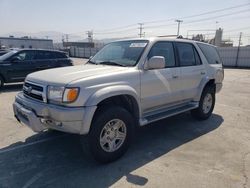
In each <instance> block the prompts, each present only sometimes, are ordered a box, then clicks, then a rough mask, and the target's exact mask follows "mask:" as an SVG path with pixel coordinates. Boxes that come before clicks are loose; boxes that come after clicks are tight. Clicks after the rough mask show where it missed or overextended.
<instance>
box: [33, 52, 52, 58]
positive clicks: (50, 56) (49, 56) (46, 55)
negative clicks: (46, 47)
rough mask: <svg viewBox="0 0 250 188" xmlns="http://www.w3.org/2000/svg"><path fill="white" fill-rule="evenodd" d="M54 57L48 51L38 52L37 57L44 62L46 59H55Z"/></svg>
mask: <svg viewBox="0 0 250 188" xmlns="http://www.w3.org/2000/svg"><path fill="white" fill-rule="evenodd" d="M53 58H54V55H53V53H52V52H48V51H37V56H36V59H39V60H44V59H53Z"/></svg>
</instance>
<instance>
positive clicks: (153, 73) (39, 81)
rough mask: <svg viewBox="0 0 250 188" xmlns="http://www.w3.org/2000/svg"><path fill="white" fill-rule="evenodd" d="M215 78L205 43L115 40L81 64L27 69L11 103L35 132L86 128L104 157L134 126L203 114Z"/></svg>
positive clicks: (218, 70)
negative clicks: (187, 113)
mask: <svg viewBox="0 0 250 188" xmlns="http://www.w3.org/2000/svg"><path fill="white" fill-rule="evenodd" d="M223 78H224V72H223V67H222V63H221V59H220V57H219V54H218V52H217V50H216V48H215V47H214V46H212V45H209V44H205V43H201V42H196V41H191V40H182V39H167V38H150V39H134V40H123V41H117V42H112V43H110V44H107V45H106V46H105V47H103V49H102V50H100V51H99V52H98V53H97V54H96V55H95V56H94V57H93V58H91V59H90V60H89V61H88V63H87V64H85V65H80V66H74V67H67V68H57V69H51V70H45V71H40V72H35V73H32V74H29V75H28V76H27V77H26V80H25V83H24V86H23V91H22V92H20V93H18V94H17V96H16V99H15V102H14V104H13V108H14V113H15V117H16V118H17V120H18V121H20V122H22V123H24V124H26V125H27V126H29V127H30V128H31V129H32V130H33V131H35V132H40V131H43V130H46V129H54V130H59V131H63V132H68V133H75V134H80V135H87V136H83V139H84V140H86V139H87V143H88V148H89V151H90V152H91V153H92V154H93V156H94V158H95V159H96V160H98V161H100V162H110V161H113V160H116V159H118V158H119V157H121V156H122V155H123V154H124V153H125V151H126V150H127V148H128V146H129V144H130V142H131V137H132V135H133V132H134V128H135V127H136V126H145V125H147V124H149V123H152V122H155V121H158V120H160V119H163V118H166V117H170V116H173V115H176V114H179V113H182V112H185V111H189V110H190V111H191V114H192V115H193V116H194V117H195V118H197V119H199V120H205V119H207V118H209V117H210V116H211V114H212V111H213V109H214V104H215V93H216V92H218V91H220V90H221V88H222V81H223ZM84 149H85V147H84Z"/></svg>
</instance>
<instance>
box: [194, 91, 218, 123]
mask: <svg viewBox="0 0 250 188" xmlns="http://www.w3.org/2000/svg"><path fill="white" fill-rule="evenodd" d="M214 104H215V89H214V88H213V87H206V88H205V89H204V90H203V92H202V95H201V98H200V101H199V107H198V108H196V109H194V110H191V114H192V116H193V117H194V118H196V119H198V120H206V119H208V118H209V117H210V116H211V114H212V112H213V109H214Z"/></svg>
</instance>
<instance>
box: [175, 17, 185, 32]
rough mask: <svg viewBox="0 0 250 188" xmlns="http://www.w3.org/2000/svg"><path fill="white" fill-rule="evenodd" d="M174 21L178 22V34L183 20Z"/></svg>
mask: <svg viewBox="0 0 250 188" xmlns="http://www.w3.org/2000/svg"><path fill="white" fill-rule="evenodd" d="M175 22H177V23H178V29H177V36H179V34H180V24H181V23H182V22H183V20H175Z"/></svg>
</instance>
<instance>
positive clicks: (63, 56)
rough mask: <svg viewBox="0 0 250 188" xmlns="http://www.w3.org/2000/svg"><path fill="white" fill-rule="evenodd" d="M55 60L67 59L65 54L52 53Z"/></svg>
mask: <svg viewBox="0 0 250 188" xmlns="http://www.w3.org/2000/svg"><path fill="white" fill-rule="evenodd" d="M54 53H55V54H54V55H55V57H56V58H67V56H66V54H65V53H60V52H54Z"/></svg>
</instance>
